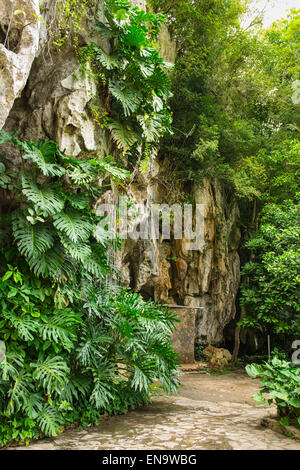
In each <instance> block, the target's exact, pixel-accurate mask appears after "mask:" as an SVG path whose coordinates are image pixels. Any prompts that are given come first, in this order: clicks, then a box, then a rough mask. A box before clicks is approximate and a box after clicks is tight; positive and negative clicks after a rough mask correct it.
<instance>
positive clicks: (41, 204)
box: [22, 175, 64, 215]
mask: <svg viewBox="0 0 300 470" xmlns="http://www.w3.org/2000/svg"><path fill="white" fill-rule="evenodd" d="M22 193H23V194H24V195H25V196H26V197H27V198H28V199H29V201H31V202H32V203H33V204H34V208H35V211H36V212H37V213H39V212H44V213H45V215H54V214H57V213H58V212H61V211H62V210H63V207H64V199H63V197H62V196H61V195H60V194H59V192H58V190H57V188H56V187H55V185H53V184H52V185H51V186H50V185H45V186H41V187H39V186H38V185H37V184H36V183H35V182H34V181H30V180H29V179H28V178H26V176H24V175H23V176H22Z"/></svg>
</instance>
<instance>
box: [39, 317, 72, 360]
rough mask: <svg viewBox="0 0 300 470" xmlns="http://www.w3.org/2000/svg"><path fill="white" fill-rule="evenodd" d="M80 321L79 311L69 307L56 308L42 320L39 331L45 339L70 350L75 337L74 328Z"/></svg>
mask: <svg viewBox="0 0 300 470" xmlns="http://www.w3.org/2000/svg"><path fill="white" fill-rule="evenodd" d="M80 321H81V314H80V313H75V312H73V311H72V310H71V309H63V310H56V311H55V312H54V314H53V315H51V316H48V317H47V319H46V320H44V323H43V324H42V325H41V326H40V332H41V335H42V337H43V339H44V340H45V341H47V340H48V341H53V342H54V343H57V344H60V345H62V346H63V347H64V348H65V349H67V350H68V351H71V349H72V348H73V347H74V341H75V340H76V338H77V336H76V333H75V329H76V326H77V325H78V324H79V323H80Z"/></svg>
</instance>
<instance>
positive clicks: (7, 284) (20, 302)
mask: <svg viewBox="0 0 300 470" xmlns="http://www.w3.org/2000/svg"><path fill="white" fill-rule="evenodd" d="M0 132H1V134H0V139H1V143H4V142H10V143H12V144H15V145H17V146H18V147H19V149H20V158H21V161H22V165H21V168H22V170H21V171H20V173H17V174H14V175H11V176H9V175H8V174H7V173H6V174H5V173H3V174H2V179H1V185H2V187H4V188H5V189H6V193H7V207H6V212H5V213H4V214H3V215H2V217H1V230H2V242H3V245H2V248H1V253H0V255H1V268H0V273H1V282H0V299H1V321H0V335H1V339H3V340H4V341H5V344H6V356H5V360H4V362H2V363H1V364H0V372H1V380H0V416H1V425H0V430H1V433H0V436H1V437H0V443H1V444H2V445H3V444H6V443H7V442H9V441H10V440H12V439H16V440H25V441H26V440H28V439H29V438H32V437H38V436H39V435H40V434H41V433H44V434H46V435H56V434H57V433H58V432H59V431H60V430H61V429H62V428H63V427H64V426H65V425H67V424H70V423H72V422H74V421H80V422H81V423H83V424H88V423H94V422H97V419H98V418H99V416H100V415H101V414H103V413H104V412H107V413H122V412H125V411H126V410H127V408H128V407H134V406H137V405H139V404H141V403H145V402H147V401H149V392H150V386H151V384H152V382H153V381H154V380H160V381H161V382H162V385H163V387H164V388H165V389H166V390H167V391H172V390H173V391H174V390H176V386H177V382H176V377H175V375H174V374H175V371H176V364H177V360H176V355H175V353H174V351H173V349H172V347H171V345H170V343H169V338H170V335H171V332H172V329H173V324H174V321H175V320H176V319H175V317H174V315H173V314H172V313H170V312H169V311H168V310H166V309H163V308H161V307H159V306H158V305H155V304H154V303H153V302H151V301H149V302H144V301H143V300H142V298H141V297H140V296H139V295H138V294H135V293H133V292H128V291H127V290H124V289H120V288H117V287H114V288H112V286H111V288H110V290H108V289H106V288H105V284H103V278H104V276H105V275H107V274H108V272H109V269H110V267H109V265H108V263H107V257H106V250H107V248H108V245H109V243H111V241H110V239H109V234H108V233H107V231H106V230H105V225H104V224H97V216H96V214H95V211H94V209H93V208H94V202H95V201H96V199H97V198H98V197H99V192H101V187H100V188H99V186H98V185H97V184H96V183H97V179H98V178H99V176H100V173H101V172H105V173H107V172H110V174H111V176H112V177H113V179H114V180H115V181H118V180H120V179H122V178H123V179H124V178H125V177H126V176H127V172H125V171H124V170H122V169H119V168H117V167H115V166H113V165H112V164H111V163H108V162H106V161H101V160H100V159H99V160H91V159H90V160H80V161H77V160H74V159H72V158H68V157H66V156H65V155H64V153H62V152H60V151H59V149H58V147H57V144H55V143H54V142H51V141H41V142H39V143H35V142H22V141H20V140H19V139H17V137H10V136H9V135H8V134H7V133H6V132H4V131H0ZM70 182H71V185H70Z"/></svg>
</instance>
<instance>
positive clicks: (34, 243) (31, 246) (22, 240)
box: [13, 214, 54, 258]
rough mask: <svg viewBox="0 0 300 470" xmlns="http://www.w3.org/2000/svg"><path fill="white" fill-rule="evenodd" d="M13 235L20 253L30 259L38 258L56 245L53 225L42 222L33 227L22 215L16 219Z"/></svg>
mask: <svg viewBox="0 0 300 470" xmlns="http://www.w3.org/2000/svg"><path fill="white" fill-rule="evenodd" d="M13 234H14V237H15V239H16V242H17V245H18V248H19V250H20V252H21V253H22V254H23V255H25V256H28V257H33V258H36V257H38V256H39V255H41V254H42V253H45V251H47V250H48V249H49V248H51V247H52V246H53V243H54V231H53V228H52V227H51V225H49V224H46V223H41V222H37V223H36V224H34V225H33V224H31V223H30V222H28V220H26V218H25V217H24V216H23V215H20V214H17V215H15V217H14V220H13Z"/></svg>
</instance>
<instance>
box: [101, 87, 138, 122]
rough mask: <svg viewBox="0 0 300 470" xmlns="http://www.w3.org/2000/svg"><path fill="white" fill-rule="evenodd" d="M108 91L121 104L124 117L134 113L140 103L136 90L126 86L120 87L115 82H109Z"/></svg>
mask: <svg viewBox="0 0 300 470" xmlns="http://www.w3.org/2000/svg"><path fill="white" fill-rule="evenodd" d="M109 91H110V92H111V94H112V95H113V96H114V97H115V98H116V99H117V100H118V101H119V102H120V103H121V104H122V106H123V109H124V114H125V116H130V115H131V114H132V113H134V112H135V111H136V110H137V109H138V107H139V105H140V103H141V99H142V97H141V95H140V93H139V92H138V91H137V90H134V89H132V88H129V87H128V86H126V87H125V86H123V87H121V85H120V84H119V83H117V82H116V81H112V80H110V82H109Z"/></svg>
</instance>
